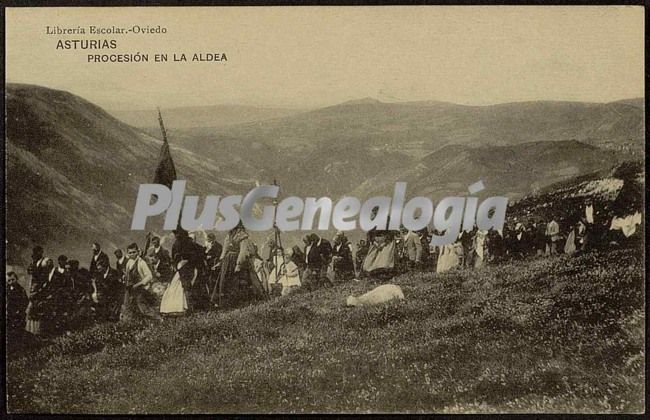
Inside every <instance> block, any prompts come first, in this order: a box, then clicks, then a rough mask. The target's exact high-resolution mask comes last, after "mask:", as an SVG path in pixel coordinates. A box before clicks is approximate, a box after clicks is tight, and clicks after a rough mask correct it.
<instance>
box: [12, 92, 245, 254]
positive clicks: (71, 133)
mask: <svg viewBox="0 0 650 420" xmlns="http://www.w3.org/2000/svg"><path fill="white" fill-rule="evenodd" d="M161 144H162V142H161V141H160V140H157V139H155V138H153V137H150V136H147V135H145V134H143V133H140V132H138V131H135V130H134V129H132V128H131V127H129V126H127V125H125V124H124V123H121V122H119V121H117V120H116V119H115V118H113V117H111V116H110V115H108V114H107V113H106V112H105V111H103V110H102V109H101V108H99V107H97V106H95V105H93V104H91V103H90V102H87V101H85V100H84V99H82V98H80V97H78V96H75V95H72V94H70V93H67V92H63V91H57V90H52V89H47V88H42V87H37V86H30V85H14V84H9V85H8V86H7V141H6V146H7V197H8V200H7V220H8V221H9V223H8V226H7V239H8V247H7V257H8V261H9V262H10V263H14V264H15V263H20V262H22V263H24V262H26V261H27V257H28V255H29V252H30V250H31V247H32V246H34V245H36V244H40V245H44V246H45V248H46V251H47V254H48V255H51V256H56V255H54V253H55V252H56V253H67V254H68V255H70V254H76V255H77V256H79V255H86V254H88V255H90V244H91V243H92V242H94V241H100V242H103V243H104V245H105V246H106V247H109V246H110V247H116V246H122V247H123V246H125V245H127V244H128V242H130V241H133V240H139V241H142V239H143V236H144V235H143V234H137V233H136V234H133V233H132V232H131V231H130V227H131V217H132V211H133V208H134V206H135V200H136V196H137V191H138V188H139V185H140V184H141V183H148V182H151V180H152V178H153V173H154V170H155V168H156V165H157V163H158V162H157V160H158V155H159V153H160V146H161ZM171 153H172V155H173V158H174V161H175V163H176V169H177V173H178V174H179V176H181V177H182V178H183V179H187V180H188V192H191V193H200V194H201V195H206V194H219V193H221V194H224V193H233V192H234V191H238V192H241V191H242V190H244V191H246V190H248V189H249V188H250V186H251V185H254V180H253V179H252V178H251V179H240V178H236V177H233V175H232V171H230V170H228V168H227V167H223V166H220V165H218V164H216V163H215V162H213V161H212V160H211V159H210V158H209V157H206V156H201V155H198V154H195V153H192V152H190V151H187V150H185V149H182V148H179V147H175V145H174V144H172V150H171ZM50 246H51V248H50Z"/></svg>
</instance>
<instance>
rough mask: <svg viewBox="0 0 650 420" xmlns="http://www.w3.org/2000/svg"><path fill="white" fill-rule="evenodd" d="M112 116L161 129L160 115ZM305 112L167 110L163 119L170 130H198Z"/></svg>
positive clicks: (129, 112) (241, 107) (233, 108)
mask: <svg viewBox="0 0 650 420" xmlns="http://www.w3.org/2000/svg"><path fill="white" fill-rule="evenodd" d="M107 111H108V113H109V114H111V115H112V116H114V117H115V118H117V119H118V120H120V121H123V122H125V123H127V124H129V125H131V126H133V127H140V128H149V127H157V126H158V111H157V110H154V109H148V110H107ZM303 111H304V110H303V109H291V108H273V107H255V106H245V105H213V106H189V107H180V108H165V109H164V110H162V113H163V117H164V119H165V121H166V122H167V124H169V126H170V127H175V128H196V127H221V126H224V125H231V124H241V123H248V122H254V121H263V120H269V119H273V118H280V117H286V116H289V115H293V114H297V113H300V112H303Z"/></svg>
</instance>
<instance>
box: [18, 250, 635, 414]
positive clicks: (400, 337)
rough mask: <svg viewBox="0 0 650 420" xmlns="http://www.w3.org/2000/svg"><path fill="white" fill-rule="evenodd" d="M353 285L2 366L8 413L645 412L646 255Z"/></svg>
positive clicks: (114, 334)
mask: <svg viewBox="0 0 650 420" xmlns="http://www.w3.org/2000/svg"><path fill="white" fill-rule="evenodd" d="M394 283H396V284H399V285H400V286H401V287H402V289H403V290H404V294H405V295H406V301H405V302H403V303H394V304H389V305H386V306H382V307H374V308H345V307H344V306H343V304H344V302H345V298H346V297H347V296H348V295H349V294H351V293H354V294H358V293H362V292H364V291H367V290H369V289H371V288H372V287H373V286H374V285H372V284H367V283H356V282H351V283H347V284H342V285H337V286H336V287H334V288H331V289H326V290H320V291H317V292H313V293H305V294H300V295H295V296H290V297H287V298H280V299H276V300H273V301H271V302H268V303H264V304H260V305H257V306H251V307H247V308H243V309H238V310H233V311H229V312H219V313H206V314H197V315H194V316H190V317H187V318H185V319H177V320H169V321H166V322H164V323H162V324H156V325H152V326H149V327H146V328H144V327H143V326H142V325H126V326H125V325H112V324H105V325H98V326H95V327H92V328H90V329H88V330H85V331H81V332H77V333H74V334H73V335H72V336H69V337H61V338H59V339H57V340H55V342H54V343H53V344H52V345H49V346H45V347H42V348H40V349H35V350H32V351H30V352H26V353H24V354H22V355H21V356H20V357H14V358H13V360H11V361H10V362H9V363H8V384H7V386H8V389H7V392H8V398H9V401H8V404H9V405H8V407H9V410H10V411H11V412H48V413H49V412H52V413H60V412H75V413H90V412H96V413H216V412H249V413H250V412H325V411H327V412H353V413H365V412H412V413H419V412H452V413H458V412H460V413H468V412H496V411H506V412H530V411H533V412H634V413H638V412H642V411H643V410H644V383H645V378H644V370H645V353H644V342H645V339H644V328H645V312H644V259H643V252H642V251H640V250H618V251H613V252H611V253H609V254H607V253H591V254H587V255H583V256H579V257H568V256H559V257H554V258H548V259H545V258H542V259H531V260H529V261H526V262H525V263H513V264H505V265H501V266H496V267H487V268H485V269H482V270H480V271H469V270H459V271H453V272H450V273H446V274H443V275H438V274H433V273H422V274H413V275H404V276H401V277H398V278H396V279H394Z"/></svg>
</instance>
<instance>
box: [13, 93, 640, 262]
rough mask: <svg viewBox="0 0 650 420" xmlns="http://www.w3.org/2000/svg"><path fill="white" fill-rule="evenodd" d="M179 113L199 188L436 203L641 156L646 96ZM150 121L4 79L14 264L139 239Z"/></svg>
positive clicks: (511, 191) (191, 180)
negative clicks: (34, 253) (38, 252)
mask: <svg viewBox="0 0 650 420" xmlns="http://www.w3.org/2000/svg"><path fill="white" fill-rule="evenodd" d="M208 108H210V107H208ZM186 111H188V110H187V109H179V110H178V111H174V112H169V111H168V110H163V114H164V117H165V123H166V126H167V128H168V137H169V140H170V144H171V147H172V150H171V151H172V155H173V158H174V160H175V162H176V167H177V173H178V174H179V178H181V179H187V180H188V190H189V192H190V193H195V194H199V195H207V194H221V195H224V194H233V193H237V194H245V193H246V192H247V191H249V190H250V188H251V187H252V186H254V185H255V183H256V182H259V183H271V182H273V180H274V179H275V180H277V181H278V183H279V184H280V186H281V195H282V196H283V197H284V196H289V195H298V196H302V197H307V196H318V197H319V196H330V197H331V198H332V199H337V198H339V197H340V196H342V195H356V196H358V197H359V198H360V199H363V198H366V197H368V196H370V195H377V194H380V195H389V196H390V195H391V194H392V190H393V187H394V183H395V182H396V181H405V182H407V183H408V195H409V196H413V195H426V196H429V197H431V198H432V199H434V200H437V199H439V198H441V197H442V196H445V195H452V194H453V195H455V194H463V195H464V194H466V193H467V186H468V185H470V184H471V183H473V182H476V181H478V180H479V179H481V180H483V181H484V182H485V184H486V187H487V189H486V191H485V192H484V194H489V195H495V194H499V195H501V194H505V195H508V196H509V197H511V198H519V197H523V196H525V195H527V194H530V193H532V192H534V191H538V190H542V189H543V188H544V187H546V186H548V185H550V184H552V183H555V182H558V181H562V180H564V181H570V180H571V179H574V178H575V177H579V176H582V175H584V174H587V173H593V172H594V171H598V170H603V169H606V168H611V167H612V166H613V165H616V164H618V163H620V162H623V161H626V160H632V159H639V158H642V156H643V154H642V152H640V151H639V150H642V148H643V145H644V137H643V136H644V130H643V124H644V122H643V117H644V111H643V101H642V100H628V101H619V102H616V103H610V104H583V103H569V102H530V103H520V104H504V105H494V106H487V107H468V106H462V105H455V104H449V103H441V102H413V103H393V104H388V103H382V102H379V101H377V100H374V99H371V98H365V99H362V100H358V101H351V102H347V103H344V104H340V105H336V106H332V107H327V108H322V109H318V110H314V111H309V112H301V113H294V114H292V115H285V116H279V117H278V116H276V117H272V119H266V116H268V114H267V115H266V116H263V114H264V113H263V112H260V113H257V114H255V113H254V112H251V113H248V116H249V117H250V118H256V119H257V120H256V121H254V122H246V123H241V124H226V125H220V126H218V127H211V126H206V125H204V124H205V123H206V121H208V120H207V119H206V118H204V117H203V116H201V117H200V118H198V120H192V118H191V116H190V114H191V112H190V113H189V114H188V113H187V112H186ZM148 112H149V111H148ZM209 114H210V112H207V111H206V114H205V115H209ZM243 114H245V113H244V112H243V113H242V114H241V115H243ZM184 115H185V116H186V117H183V116H184ZM147 118H148V120H147V121H149V119H151V120H152V121H153V122H152V123H151V122H147V124H146V126H148V128H134V127H132V126H130V125H128V124H126V123H124V122H122V121H119V120H118V119H117V118H115V117H114V116H112V115H110V114H109V113H107V112H105V111H104V110H102V109H101V108H99V107H97V106H95V105H93V104H92V103H90V102H88V101H86V100H84V99H82V98H80V97H78V96H75V95H73V94H70V93H68V92H63V91H57V90H52V89H48V88H44V87H38V86H31V85H18V84H9V85H7V141H6V146H7V201H8V203H7V220H8V225H7V238H8V247H7V256H8V259H9V260H10V261H12V260H13V261H22V262H23V263H24V262H26V261H27V256H28V255H29V252H30V250H31V247H32V246H33V245H35V244H41V245H45V246H46V247H48V250H51V251H52V252H61V253H68V254H70V255H86V254H88V255H90V244H91V243H92V242H93V241H95V240H100V241H103V242H104V243H105V246H106V247H107V248H110V249H112V248H114V247H117V246H122V247H123V246H124V245H126V244H127V243H128V242H130V241H134V240H137V241H140V242H142V239H143V237H144V235H143V234H141V233H137V232H136V233H134V232H131V231H130V230H129V229H130V222H131V217H132V211H133V208H134V204H135V198H136V194H137V189H138V187H139V185H140V184H141V183H146V182H150V181H151V179H152V176H153V172H154V169H155V167H156V164H157V157H158V153H159V150H160V146H161V140H160V139H159V138H160V132H159V130H158V128H157V127H156V126H155V125H156V124H157V116H156V114H155V111H151V114H150V115H149V116H147ZM237 118H239V117H237ZM137 120H138V121H139V117H138V119H137ZM199 120H200V121H199ZM234 120H236V118H235V117H232V118H231V121H234ZM135 123H136V122H135V121H134V124H135ZM193 124H197V126H193ZM138 125H141V124H138ZM152 125H153V126H152ZM359 234H360V233H359ZM296 235H300V233H296V234H295V235H293V236H296ZM355 235H357V234H356V233H355V234H351V235H350V236H351V237H353V238H354V237H355ZM293 236H292V237H293ZM294 239H295V238H294ZM55 250H56V251H55ZM48 253H50V251H48ZM50 255H53V254H51V253H50Z"/></svg>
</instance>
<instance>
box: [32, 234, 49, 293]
mask: <svg viewBox="0 0 650 420" xmlns="http://www.w3.org/2000/svg"><path fill="white" fill-rule="evenodd" d="M44 260H45V256H44V253H43V247H41V246H35V247H34V249H33V250H32V262H31V263H30V264H29V267H27V273H28V274H29V275H30V276H31V281H30V286H29V294H30V295H31V294H32V293H34V291H35V290H36V289H38V288H39V287H40V284H41V283H43V282H44V281H45V276H46V275H47V272H46V271H45V269H44V267H43V261H44Z"/></svg>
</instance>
